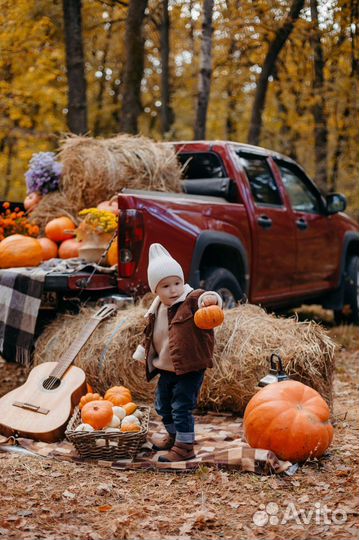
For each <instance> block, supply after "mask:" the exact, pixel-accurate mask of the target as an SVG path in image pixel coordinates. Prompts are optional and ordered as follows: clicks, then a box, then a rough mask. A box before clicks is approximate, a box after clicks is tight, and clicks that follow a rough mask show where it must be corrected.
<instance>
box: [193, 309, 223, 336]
mask: <svg viewBox="0 0 359 540" xmlns="http://www.w3.org/2000/svg"><path fill="white" fill-rule="evenodd" d="M223 321H224V312H223V309H221V308H220V307H219V306H207V307H203V308H200V309H198V310H197V311H196V313H195V314H194V323H195V325H196V326H197V327H198V328H200V329H201V330H212V328H215V327H216V326H219V325H220V324H222V323H223Z"/></svg>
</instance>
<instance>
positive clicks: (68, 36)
mask: <svg viewBox="0 0 359 540" xmlns="http://www.w3.org/2000/svg"><path fill="white" fill-rule="evenodd" d="M63 13H64V25H65V45H66V68H67V79H68V115H67V123H68V126H69V129H70V131H72V132H73V133H77V134H81V133H86V132H87V103H86V77H85V61H84V52H83V45H82V24H81V0H63Z"/></svg>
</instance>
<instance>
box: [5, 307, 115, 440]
mask: <svg viewBox="0 0 359 540" xmlns="http://www.w3.org/2000/svg"><path fill="white" fill-rule="evenodd" d="M115 311H116V308H115V307H111V306H108V305H104V306H103V307H102V308H101V309H100V310H99V311H97V312H96V313H95V314H94V315H93V316H92V317H91V319H90V321H89V322H88V323H87V324H86V326H85V328H84V329H83V331H82V332H81V334H80V335H79V336H78V337H77V338H76V339H75V341H74V342H73V343H72V345H71V346H70V347H69V349H68V350H67V351H66V352H65V353H64V354H63V355H62V356H61V358H60V360H59V361H58V362H44V363H43V364H40V365H38V366H36V367H34V368H33V369H32V370H31V372H30V374H29V376H28V378H27V381H26V382H25V383H24V384H23V385H22V386H20V387H19V388H16V389H15V390H12V391H11V392H9V393H8V394H6V395H5V396H3V397H2V398H1V399H0V433H2V434H3V435H6V436H10V435H17V436H22V437H29V438H31V439H34V440H37V441H44V442H54V441H58V440H60V439H62V438H63V436H64V432H65V428H66V425H67V422H68V420H69V418H70V416H71V414H72V412H73V409H74V407H75V406H76V405H77V404H78V402H79V401H80V399H81V396H83V395H84V394H86V380H85V379H86V376H85V372H84V371H83V370H82V369H81V368H79V367H76V366H72V365H71V364H72V362H73V361H74V360H75V358H76V356H77V355H78V353H79V352H80V350H81V349H82V347H83V346H84V344H85V343H86V341H87V340H88V339H89V337H90V336H91V334H92V333H93V332H94V330H95V329H96V327H97V326H98V325H99V323H100V322H101V321H103V320H104V319H106V318H107V317H109V316H110V315H112V314H113V313H115Z"/></svg>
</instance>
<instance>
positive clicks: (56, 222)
mask: <svg viewBox="0 0 359 540" xmlns="http://www.w3.org/2000/svg"><path fill="white" fill-rule="evenodd" d="M75 228H76V225H75V223H74V222H73V221H72V220H71V219H70V218H69V217H67V216H61V217H58V218H55V219H52V220H51V221H49V222H48V223H47V225H46V227H45V235H46V237H45V238H40V239H39V241H40V242H41V244H42V246H43V251H44V255H43V260H44V261H47V260H48V259H51V258H52V257H60V259H72V258H73V257H78V256H79V242H77V240H76V239H75V238H71V236H73V235H74V231H75Z"/></svg>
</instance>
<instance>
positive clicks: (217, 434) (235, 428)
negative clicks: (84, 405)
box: [0, 414, 297, 475]
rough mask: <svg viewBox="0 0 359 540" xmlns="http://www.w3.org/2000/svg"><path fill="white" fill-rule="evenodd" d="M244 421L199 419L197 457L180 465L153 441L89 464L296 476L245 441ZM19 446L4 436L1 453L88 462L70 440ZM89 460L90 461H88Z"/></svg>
mask: <svg viewBox="0 0 359 540" xmlns="http://www.w3.org/2000/svg"><path fill="white" fill-rule="evenodd" d="M149 428H150V429H149V439H150V436H151V433H153V432H154V431H159V430H161V428H162V425H161V422H159V421H157V420H151V421H150V426H149ZM242 437H243V430H242V419H241V418H235V417H231V416H215V417H213V416H212V415H211V414H208V415H204V416H198V417H197V418H196V445H195V452H196V458H195V459H191V460H189V461H180V462H177V463H162V462H160V461H158V458H159V456H160V455H161V454H163V453H164V452H155V451H154V450H152V444H151V443H150V442H149V440H148V441H147V442H146V443H145V444H144V445H143V447H142V448H141V451H140V452H139V453H138V454H137V456H136V457H135V458H134V459H121V460H118V461H105V460H97V461H95V460H92V461H89V463H92V464H96V465H98V466H101V467H107V468H111V469H118V470H154V471H166V472H170V471H172V472H190V471H194V470H196V469H198V468H199V467H201V466H210V467H218V468H220V469H233V470H239V471H243V472H252V473H256V474H261V475H268V474H280V473H286V474H294V472H295V470H296V468H297V465H296V464H295V465H292V463H290V462H289V461H281V460H279V459H278V458H277V456H276V455H275V454H273V452H270V451H269V450H263V449H260V448H251V447H250V446H248V444H247V443H246V442H245V441H244V440H243V438H242ZM16 442H17V444H18V445H19V446H17V447H14V446H12V447H11V444H14V443H15V440H14V439H13V438H11V439H10V440H8V439H6V437H3V438H2V440H1V436H0V451H1V450H3V451H15V452H16V451H18V452H20V453H21V452H23V453H31V454H32V455H38V456H42V457H46V458H54V459H57V460H61V461H62V460H65V461H75V462H82V463H83V462H84V461H85V460H84V459H82V458H80V457H79V455H78V454H77V452H76V450H75V447H74V446H73V445H72V444H71V443H70V442H68V441H60V442H58V443H52V444H49V443H45V442H35V441H32V440H31V439H24V438H19V439H17V441H16ZM86 461H88V460H86Z"/></svg>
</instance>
